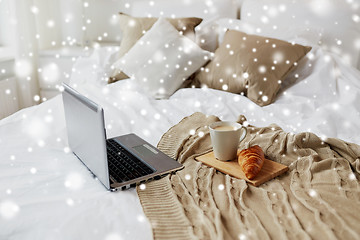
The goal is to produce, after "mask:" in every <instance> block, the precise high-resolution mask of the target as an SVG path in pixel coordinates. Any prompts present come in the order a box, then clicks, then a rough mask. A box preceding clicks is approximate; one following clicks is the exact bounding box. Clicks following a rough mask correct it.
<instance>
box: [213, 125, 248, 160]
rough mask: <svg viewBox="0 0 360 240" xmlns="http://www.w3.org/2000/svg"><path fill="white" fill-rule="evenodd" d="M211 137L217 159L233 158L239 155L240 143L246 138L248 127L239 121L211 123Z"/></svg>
mask: <svg viewBox="0 0 360 240" xmlns="http://www.w3.org/2000/svg"><path fill="white" fill-rule="evenodd" d="M209 128H210V137H211V143H212V146H213V151H214V155H215V157H216V159H218V160H220V161H228V160H233V159H235V158H236V157H237V149H238V146H239V143H240V142H241V141H242V140H244V138H245V136H246V134H247V129H246V127H245V126H243V125H241V124H239V123H237V122H225V121H224V122H215V123H212V124H210V126H209Z"/></svg>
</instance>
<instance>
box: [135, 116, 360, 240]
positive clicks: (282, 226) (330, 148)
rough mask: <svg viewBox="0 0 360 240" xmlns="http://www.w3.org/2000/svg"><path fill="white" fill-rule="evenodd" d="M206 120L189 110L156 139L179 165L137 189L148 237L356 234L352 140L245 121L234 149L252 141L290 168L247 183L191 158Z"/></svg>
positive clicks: (358, 206) (359, 163) (359, 231)
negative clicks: (273, 176)
mask: <svg viewBox="0 0 360 240" xmlns="http://www.w3.org/2000/svg"><path fill="white" fill-rule="evenodd" d="M214 121H219V119H218V118H216V117H214V116H205V115H203V114H201V113H195V114H193V115H191V116H190V117H187V118H184V119H183V120H182V121H181V122H180V123H179V124H177V125H175V126H174V127H172V128H171V129H170V130H169V131H168V132H167V133H165V134H164V136H163V137H162V139H161V140H160V142H159V145H158V147H159V148H160V149H161V150H162V151H164V152H165V153H167V154H168V155H170V156H171V157H173V158H175V159H177V160H178V161H179V162H181V163H182V164H184V165H185V168H184V169H183V170H182V171H180V172H177V173H176V174H173V175H171V176H167V177H165V178H162V179H161V180H158V181H152V182H149V183H147V184H145V189H144V187H142V188H140V187H138V188H137V191H138V195H139V197H140V201H141V204H142V206H143V209H144V212H145V214H146V216H147V217H148V219H149V220H150V223H151V225H152V228H153V234H154V238H155V239H219V240H222V239H360V186H359V177H360V175H359V173H360V159H359V156H360V146H358V145H355V144H351V143H347V142H344V141H341V140H339V139H333V138H329V139H327V140H326V141H322V140H321V139H320V138H319V137H317V136H316V135H314V134H312V133H299V134H295V135H294V134H291V133H286V132H284V131H283V130H282V129H281V128H280V127H278V126H276V125H270V126H269V127H264V128H257V127H252V126H250V127H249V128H248V130H249V131H248V135H247V137H246V139H245V141H243V142H242V144H241V145H240V148H244V147H248V146H252V145H256V144H258V145H260V146H261V147H262V149H263V150H264V153H265V155H266V156H267V158H268V159H270V160H273V161H276V162H280V163H282V164H285V165H287V166H289V168H290V170H289V171H288V172H287V173H285V174H283V175H281V176H280V177H278V178H276V179H273V180H271V181H269V182H267V183H264V184H262V185H260V186H259V187H253V186H252V185H249V184H247V183H246V182H245V181H244V180H239V179H236V178H232V177H230V176H228V175H225V174H223V173H221V172H218V171H216V170H214V169H213V168H211V167H208V166H206V165H203V164H202V163H200V162H197V161H196V160H194V158H195V157H196V156H198V155H201V154H203V153H205V152H208V151H210V149H211V143H210V136H209V130H208V128H207V127H206V126H207V125H209V124H210V123H212V122H214ZM243 121H245V118H244V117H243V116H240V117H239V122H240V123H242V122H243Z"/></svg>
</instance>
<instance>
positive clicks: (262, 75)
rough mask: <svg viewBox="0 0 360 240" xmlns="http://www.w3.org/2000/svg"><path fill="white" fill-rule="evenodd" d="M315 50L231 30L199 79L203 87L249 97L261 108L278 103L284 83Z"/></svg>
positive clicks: (198, 76)
mask: <svg viewBox="0 0 360 240" xmlns="http://www.w3.org/2000/svg"><path fill="white" fill-rule="evenodd" d="M310 50H311V47H306V46H302V45H299V44H291V43H288V42H285V41H281V40H278V39H272V38H267V37H261V36H256V35H248V34H245V33H243V32H239V31H234V30H229V31H227V32H226V34H225V37H224V41H223V42H222V43H221V45H220V47H219V48H218V49H217V50H216V51H215V57H214V59H213V60H212V61H210V62H209V63H208V64H207V65H205V66H204V67H203V68H202V69H201V71H199V73H198V74H197V75H196V76H195V81H197V82H199V83H200V84H201V85H202V86H204V85H206V86H208V87H210V88H214V89H220V90H226V91H229V92H232V93H239V94H243V95H245V96H247V97H248V98H249V99H251V100H252V101H253V102H255V103H257V104H258V105H260V106H265V105H268V104H270V103H272V102H273V101H274V100H275V97H276V94H277V92H278V90H279V89H280V85H281V82H282V80H283V79H284V78H285V77H286V75H287V74H288V73H289V72H290V71H291V70H292V69H293V68H294V67H295V66H296V64H294V63H296V62H298V61H299V60H300V59H301V58H302V57H304V56H305V55H306V54H307V53H308V52H309V51H310Z"/></svg>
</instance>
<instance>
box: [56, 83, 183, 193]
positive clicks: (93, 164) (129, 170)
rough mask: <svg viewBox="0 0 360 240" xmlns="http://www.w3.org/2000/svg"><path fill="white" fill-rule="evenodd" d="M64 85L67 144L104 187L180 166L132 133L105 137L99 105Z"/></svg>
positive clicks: (159, 174)
mask: <svg viewBox="0 0 360 240" xmlns="http://www.w3.org/2000/svg"><path fill="white" fill-rule="evenodd" d="M63 86H64V91H63V93H62V97H63V102H64V110H65V120H66V128H67V133H68V140H69V146H70V148H71V150H72V151H73V153H74V154H75V155H76V156H77V158H79V159H80V160H81V162H82V163H83V164H84V165H85V166H86V167H87V168H88V169H89V170H90V171H91V172H92V173H93V174H94V175H95V176H96V177H97V179H98V180H100V182H101V183H102V184H103V185H104V186H105V187H106V188H107V189H109V190H111V191H116V190H119V189H121V190H125V189H129V188H131V187H135V186H136V185H137V184H141V183H143V182H145V181H148V180H152V179H160V178H161V177H162V176H165V175H166V174H168V173H171V172H175V171H178V170H180V169H182V168H183V166H182V165H181V164H180V163H178V162H177V161H175V160H174V159H172V158H170V157H169V156H167V155H166V154H165V153H163V152H161V151H160V150H159V149H157V148H156V147H154V146H152V145H151V144H150V143H148V142H146V141H145V140H143V139H142V138H140V137H138V136H137V135H135V134H127V135H122V136H118V137H115V138H111V139H106V130H105V124H104V111H103V109H102V107H101V106H99V105H98V104H96V103H95V102H93V101H91V100H90V99H88V98H86V97H85V96H83V95H81V94H80V93H78V92H77V91H76V90H74V89H73V88H71V87H70V86H68V85H67V84H65V83H63ZM119 117H121V114H119Z"/></svg>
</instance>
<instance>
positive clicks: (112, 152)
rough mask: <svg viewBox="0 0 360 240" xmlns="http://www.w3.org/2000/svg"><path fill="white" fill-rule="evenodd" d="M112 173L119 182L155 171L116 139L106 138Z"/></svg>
mask: <svg viewBox="0 0 360 240" xmlns="http://www.w3.org/2000/svg"><path fill="white" fill-rule="evenodd" d="M106 148H107V157H108V163H109V172H110V175H111V176H112V177H113V178H114V179H115V180H116V181H117V182H119V183H121V182H126V181H129V180H132V179H135V178H138V177H142V176H145V175H148V174H151V173H153V172H155V171H154V170H152V169H151V168H150V167H148V166H146V165H145V164H144V163H143V162H142V161H140V160H139V159H137V158H136V157H135V156H133V155H132V154H130V153H129V152H128V151H127V150H125V149H124V148H123V147H122V146H121V145H120V144H118V143H117V142H116V141H115V140H113V139H109V140H106Z"/></svg>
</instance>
